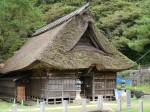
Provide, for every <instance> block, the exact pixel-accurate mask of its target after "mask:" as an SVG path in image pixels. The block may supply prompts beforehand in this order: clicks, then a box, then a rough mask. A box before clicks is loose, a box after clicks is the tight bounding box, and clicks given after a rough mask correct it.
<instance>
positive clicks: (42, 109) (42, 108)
mask: <svg viewBox="0 0 150 112" xmlns="http://www.w3.org/2000/svg"><path fill="white" fill-rule="evenodd" d="M40 112H45V102H41V103H40Z"/></svg>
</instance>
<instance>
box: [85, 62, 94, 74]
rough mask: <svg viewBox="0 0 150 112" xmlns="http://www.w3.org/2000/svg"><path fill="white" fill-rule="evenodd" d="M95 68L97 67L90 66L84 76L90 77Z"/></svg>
mask: <svg viewBox="0 0 150 112" xmlns="http://www.w3.org/2000/svg"><path fill="white" fill-rule="evenodd" d="M94 67H95V65H92V66H90V67H89V68H88V69H87V70H86V71H85V72H84V73H83V76H88V75H89V74H90V73H91V71H92V70H93V68H94Z"/></svg>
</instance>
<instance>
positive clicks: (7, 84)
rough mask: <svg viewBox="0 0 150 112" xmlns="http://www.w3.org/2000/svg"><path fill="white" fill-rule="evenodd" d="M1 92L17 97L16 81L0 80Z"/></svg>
mask: <svg viewBox="0 0 150 112" xmlns="http://www.w3.org/2000/svg"><path fill="white" fill-rule="evenodd" d="M0 94H2V95H7V96H10V97H15V95H16V86H15V82H13V81H12V80H0Z"/></svg>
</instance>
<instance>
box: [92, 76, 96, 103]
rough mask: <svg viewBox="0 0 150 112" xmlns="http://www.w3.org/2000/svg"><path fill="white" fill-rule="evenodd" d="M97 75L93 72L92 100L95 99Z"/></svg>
mask: <svg viewBox="0 0 150 112" xmlns="http://www.w3.org/2000/svg"><path fill="white" fill-rule="evenodd" d="M94 79H95V77H94V74H93V79H92V100H93V101H95V80H94Z"/></svg>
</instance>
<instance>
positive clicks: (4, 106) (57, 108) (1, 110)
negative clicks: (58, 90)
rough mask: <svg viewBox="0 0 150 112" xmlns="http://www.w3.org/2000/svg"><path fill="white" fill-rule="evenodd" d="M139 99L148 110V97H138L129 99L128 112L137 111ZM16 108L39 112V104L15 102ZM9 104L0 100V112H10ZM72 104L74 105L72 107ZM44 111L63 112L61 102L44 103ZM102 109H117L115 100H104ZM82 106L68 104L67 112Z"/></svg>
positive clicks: (78, 111) (91, 106)
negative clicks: (31, 104) (25, 104)
mask: <svg viewBox="0 0 150 112" xmlns="http://www.w3.org/2000/svg"><path fill="white" fill-rule="evenodd" d="M139 100H142V101H143V109H144V111H143V112H149V111H150V99H138V100H132V101H131V108H130V109H129V112H138V102H139ZM17 105H18V108H19V109H21V111H20V110H19V111H18V112H23V110H24V112H39V106H36V105H35V106H20V104H17ZM11 106H12V103H7V102H3V101H0V112H11ZM72 106H74V107H73V108H72ZM46 108H47V109H48V110H46V112H63V109H62V104H57V105H46ZM95 109H97V104H96V103H95V104H89V103H88V104H87V110H95ZM104 109H113V110H114V111H117V102H116V101H109V102H104ZM122 109H123V110H122V112H126V111H127V108H126V102H125V101H122ZM81 111H82V108H81V105H77V104H68V112H81Z"/></svg>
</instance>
